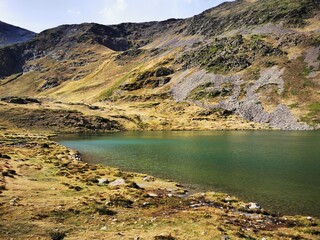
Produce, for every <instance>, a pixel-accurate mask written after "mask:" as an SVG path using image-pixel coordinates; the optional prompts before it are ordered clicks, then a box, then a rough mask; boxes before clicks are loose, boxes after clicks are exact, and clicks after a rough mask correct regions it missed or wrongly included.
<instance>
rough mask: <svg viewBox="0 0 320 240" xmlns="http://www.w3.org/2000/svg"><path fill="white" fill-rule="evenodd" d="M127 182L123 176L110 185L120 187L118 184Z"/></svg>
mask: <svg viewBox="0 0 320 240" xmlns="http://www.w3.org/2000/svg"><path fill="white" fill-rule="evenodd" d="M125 184H126V181H125V180H124V179H123V178H119V179H117V180H115V181H113V182H111V183H109V186H112V187H118V186H123V185H125Z"/></svg>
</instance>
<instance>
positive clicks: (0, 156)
mask: <svg viewBox="0 0 320 240" xmlns="http://www.w3.org/2000/svg"><path fill="white" fill-rule="evenodd" d="M0 158H3V159H11V157H10V156H8V155H6V154H1V153H0Z"/></svg>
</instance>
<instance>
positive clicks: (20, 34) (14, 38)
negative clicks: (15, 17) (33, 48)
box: [0, 21, 35, 46]
mask: <svg viewBox="0 0 320 240" xmlns="http://www.w3.org/2000/svg"><path fill="white" fill-rule="evenodd" d="M34 35H35V33H34V32H31V31H29V30H26V29H23V28H20V27H16V26H13V25H10V24H7V23H4V22H1V21H0V46H6V45H11V44H15V43H20V42H26V41H28V40H30V39H31V38H32V37H34Z"/></svg>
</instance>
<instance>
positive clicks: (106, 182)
mask: <svg viewBox="0 0 320 240" xmlns="http://www.w3.org/2000/svg"><path fill="white" fill-rule="evenodd" d="M108 183H109V181H108V179H106V178H100V179H98V185H99V186H103V185H107V184H108Z"/></svg>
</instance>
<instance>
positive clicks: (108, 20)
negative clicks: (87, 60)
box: [0, 0, 226, 32]
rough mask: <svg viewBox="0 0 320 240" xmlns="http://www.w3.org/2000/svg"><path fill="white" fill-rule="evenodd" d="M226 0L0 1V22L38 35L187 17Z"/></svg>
mask: <svg viewBox="0 0 320 240" xmlns="http://www.w3.org/2000/svg"><path fill="white" fill-rule="evenodd" d="M224 1H226V0H0V21H3V22H6V23H9V24H12V25H16V26H19V27H22V28H26V29H29V30H31V31H34V32H41V31H43V30H45V29H48V28H52V27H56V26H58V25H62V24H74V23H83V22H95V23H101V24H105V25H108V24H117V23H122V22H145V21H159V20H166V19H169V18H187V17H192V16H193V15H196V14H199V13H201V12H202V11H204V10H206V9H208V8H211V7H214V6H216V5H218V4H220V3H222V2H224Z"/></svg>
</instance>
